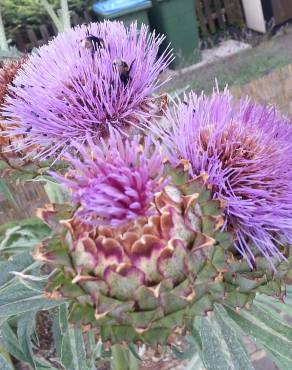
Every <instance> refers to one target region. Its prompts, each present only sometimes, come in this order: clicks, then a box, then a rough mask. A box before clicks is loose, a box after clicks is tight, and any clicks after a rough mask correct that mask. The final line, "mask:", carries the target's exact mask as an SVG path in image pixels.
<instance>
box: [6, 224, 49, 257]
mask: <svg viewBox="0 0 292 370" xmlns="http://www.w3.org/2000/svg"><path fill="white" fill-rule="evenodd" d="M50 233H51V230H50V229H49V227H48V226H47V225H45V224H44V223H42V222H41V221H35V223H31V224H26V225H17V226H12V227H10V228H7V229H6V230H5V232H4V235H3V237H2V240H1V243H0V250H1V251H2V252H3V253H9V254H15V253H19V252H23V251H27V250H32V249H33V248H34V247H35V246H36V245H37V244H38V243H40V242H41V241H42V240H43V239H44V238H46V237H47V236H49V235H50Z"/></svg>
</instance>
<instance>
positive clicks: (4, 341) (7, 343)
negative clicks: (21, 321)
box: [0, 322, 26, 362]
mask: <svg viewBox="0 0 292 370" xmlns="http://www.w3.org/2000/svg"><path fill="white" fill-rule="evenodd" d="M1 345H2V347H4V349H5V350H6V351H7V352H9V353H10V354H11V355H12V356H14V357H15V358H17V359H18V360H20V361H24V362H25V361H26V358H25V355H24V353H23V352H22V350H21V348H20V346H19V344H18V341H17V337H16V335H15V334H14V332H13V330H12V329H11V328H10V326H9V324H8V323H7V322H5V323H4V324H3V325H2V326H1V329H0V346H1Z"/></svg>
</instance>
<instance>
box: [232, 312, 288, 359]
mask: <svg viewBox="0 0 292 370" xmlns="http://www.w3.org/2000/svg"><path fill="white" fill-rule="evenodd" d="M226 311H227V312H228V314H229V316H230V317H231V318H232V320H233V321H234V322H235V323H236V324H237V325H238V327H239V328H240V329H241V330H242V331H243V332H244V333H246V334H247V335H249V336H250V337H251V338H253V339H254V341H255V342H256V343H257V345H259V346H260V347H262V348H263V349H265V350H266V351H267V352H269V353H270V354H271V357H272V358H273V359H275V358H277V359H278V360H277V361H278V363H281V364H290V363H292V353H291V348H292V340H291V333H292V327H291V326H289V325H288V324H286V323H282V322H280V320H275V317H274V315H270V313H269V312H268V310H267V312H265V315H264V316H263V317H261V316H259V317H256V316H255V315H256V314H259V311H258V310H254V311H247V310H241V311H240V314H239V313H237V312H236V311H234V310H233V309H231V308H226Z"/></svg>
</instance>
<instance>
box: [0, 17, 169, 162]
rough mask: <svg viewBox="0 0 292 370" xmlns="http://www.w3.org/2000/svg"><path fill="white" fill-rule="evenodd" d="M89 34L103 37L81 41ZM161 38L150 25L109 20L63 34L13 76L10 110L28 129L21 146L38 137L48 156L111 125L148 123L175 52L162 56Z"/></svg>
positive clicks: (101, 134) (103, 132) (40, 152)
mask: <svg viewBox="0 0 292 370" xmlns="http://www.w3.org/2000/svg"><path fill="white" fill-rule="evenodd" d="M88 35H89V37H92V36H94V37H96V38H98V39H99V40H100V42H99V43H92V42H91V41H89V42H84V40H85V39H86V37H88ZM163 39H164V37H163V36H159V35H155V33H152V34H150V33H149V32H148V28H147V27H146V26H145V25H143V26H142V27H141V28H140V29H139V28H138V27H137V24H132V25H131V26H130V27H128V28H127V27H126V26H124V25H123V24H122V23H120V22H109V21H105V22H102V23H91V24H89V25H88V26H86V25H82V26H78V27H76V28H74V29H72V30H70V31H68V32H67V33H62V34H59V35H58V36H57V37H56V38H55V39H54V40H53V41H51V42H50V43H49V44H48V45H46V46H43V47H41V48H40V49H39V50H37V51H36V52H35V53H33V54H32V56H31V57H30V59H29V61H28V63H27V64H26V66H25V67H24V69H23V71H21V72H20V73H19V75H18V76H17V78H16V79H15V80H14V86H13V87H12V90H13V92H14V95H16V97H17V99H14V98H8V101H7V103H8V108H7V112H6V113H5V116H7V117H10V119H11V131H10V134H11V135H15V134H21V135H25V139H24V140H23V147H29V146H31V144H33V145H35V144H36V145H39V147H38V156H42V157H44V156H48V155H51V154H54V153H57V154H58V153H60V152H62V151H64V149H66V148H68V147H70V145H71V142H72V141H74V142H76V141H77V142H84V141H85V137H86V134H87V135H88V134H90V135H91V137H93V138H100V137H104V136H106V135H107V134H108V131H109V128H110V127H112V128H117V129H119V130H121V131H124V130H127V129H128V127H129V126H130V125H134V126H135V125H136V126H139V125H145V124H146V125H147V122H148V120H149V119H150V118H151V113H150V112H149V109H148V108H147V104H148V103H149V102H150V99H151V95H152V93H153V92H154V91H155V90H156V88H157V87H158V86H159V84H160V82H159V80H158V76H159V74H160V73H161V72H162V71H163V70H164V69H165V68H166V66H167V65H168V63H169V62H170V60H171V53H170V51H169V50H168V51H166V52H165V53H164V54H163V55H161V56H160V57H158V56H157V55H158V49H159V47H160V45H161V42H162V41H163ZM15 122H16V123H17V126H18V127H17V128H16V129H15V125H13V124H14V123H15Z"/></svg>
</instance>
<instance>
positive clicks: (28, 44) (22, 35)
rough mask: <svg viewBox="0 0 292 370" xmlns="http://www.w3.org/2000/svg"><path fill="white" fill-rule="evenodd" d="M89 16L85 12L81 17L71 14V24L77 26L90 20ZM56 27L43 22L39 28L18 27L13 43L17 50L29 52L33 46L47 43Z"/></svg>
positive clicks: (55, 33) (55, 32)
mask: <svg viewBox="0 0 292 370" xmlns="http://www.w3.org/2000/svg"><path fill="white" fill-rule="evenodd" d="M91 20H92V19H91V16H90V14H89V13H87V12H85V13H84V15H83V16H82V17H81V16H79V15H77V14H73V16H72V17H71V21H72V25H73V26H77V25H78V24H82V23H84V22H86V23H89V22H91ZM57 33H58V32H57V29H56V27H55V26H54V25H53V24H51V23H47V24H43V25H41V26H40V27H39V28H31V27H19V28H18V30H17V31H16V32H15V40H14V41H15V44H16V47H17V49H18V50H20V51H22V52H29V51H31V50H32V49H33V48H35V47H39V46H41V45H44V44H47V43H48V41H49V40H51V39H52V38H53V37H54V36H55V35H57Z"/></svg>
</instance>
